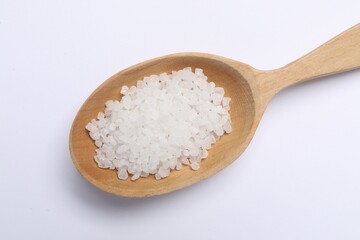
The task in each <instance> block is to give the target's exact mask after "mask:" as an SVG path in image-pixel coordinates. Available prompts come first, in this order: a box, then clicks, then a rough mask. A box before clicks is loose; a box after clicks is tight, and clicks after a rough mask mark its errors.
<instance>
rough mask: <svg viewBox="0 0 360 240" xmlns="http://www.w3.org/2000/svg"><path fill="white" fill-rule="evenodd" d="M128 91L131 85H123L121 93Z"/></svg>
mask: <svg viewBox="0 0 360 240" xmlns="http://www.w3.org/2000/svg"><path fill="white" fill-rule="evenodd" d="M128 91H129V87H128V86H126V85H124V86H122V88H121V90H120V93H121V94H122V95H125V94H126V93H127V92H128Z"/></svg>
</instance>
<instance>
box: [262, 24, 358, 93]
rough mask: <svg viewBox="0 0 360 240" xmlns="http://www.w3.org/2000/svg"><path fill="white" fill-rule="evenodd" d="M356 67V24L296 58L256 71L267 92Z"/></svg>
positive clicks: (273, 91)
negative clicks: (258, 72) (290, 61)
mask: <svg viewBox="0 0 360 240" xmlns="http://www.w3.org/2000/svg"><path fill="white" fill-rule="evenodd" d="M359 67H360V24H357V25H355V26H354V27H352V28H350V29H348V30H346V31H345V32H343V33H341V34H339V35H338V36H336V37H335V38H333V39H331V40H330V41H328V42H326V43H325V44H323V45H322V46H320V47H318V48H317V49H315V50H313V51H312V52H310V53H308V54H307V55H305V56H303V57H301V58H300V59H298V60H296V61H294V62H292V63H290V64H288V65H286V66H284V67H282V68H280V69H276V70H273V71H265V72H262V73H260V74H259V76H258V77H259V78H260V80H263V87H264V88H265V89H267V90H266V92H267V93H269V94H270V95H274V94H276V93H277V92H279V91H280V90H281V89H284V88H286V87H288V86H290V85H292V84H295V83H299V82H302V81H307V80H311V79H314V78H318V77H322V76H326V75H331V74H335V73H340V72H345V71H349V70H353V69H356V68H359Z"/></svg>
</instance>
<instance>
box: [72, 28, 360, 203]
mask: <svg viewBox="0 0 360 240" xmlns="http://www.w3.org/2000/svg"><path fill="white" fill-rule="evenodd" d="M343 44H346V48H344V47H339V46H343ZM333 54H336V58H334V57H333ZM339 59H345V60H342V61H340V62H339ZM324 62H325V63H324ZM321 63H324V65H322V64H321ZM359 66H360V26H359V25H357V26H355V27H353V28H351V29H350V30H348V31H346V32H344V33H343V34H340V35H339V36H338V37H336V38H334V39H332V40H330V41H329V42H328V43H326V44H324V45H323V46H321V47H320V48H318V49H316V50H314V51H313V52H311V53H309V54H308V55H306V56H304V57H303V58H301V59H299V60H297V61H295V62H293V63H291V64H289V65H287V66H285V67H283V68H280V69H277V70H272V71H260V70H256V69H254V68H252V67H251V66H249V65H246V64H243V63H240V62H237V61H234V60H231V59H228V58H224V57H220V56H216V55H211V54H204V53H177V54H172V55H167V56H164V57H159V58H156V59H152V60H149V61H146V62H143V63H140V64H137V65H135V66H132V67H130V68H128V69H126V70H123V71H121V72H119V73H117V74H115V75H114V76H112V77H111V78H109V79H108V80H107V81H105V82H104V83H103V84H101V85H100V86H99V87H98V88H97V89H96V90H95V91H94V92H93V93H92V94H91V95H90V96H89V98H88V99H87V100H86V101H85V103H84V104H83V106H82V107H81V109H80V110H79V112H78V114H77V116H76V117H75V120H74V122H73V125H72V128H71V131H70V141H69V142H70V153H71V157H72V160H73V162H74V164H75V166H76V168H77V169H78V171H79V172H80V174H81V175H82V176H83V177H84V178H86V179H87V180H88V181H89V182H90V183H92V184H93V185H95V186H96V187H98V188H100V189H102V190H104V191H107V192H110V193H113V194H116V195H120V196H126V197H145V196H153V195H159V194H164V193H167V192H171V191H175V190H178V189H181V188H184V187H187V186H189V185H192V184H194V183H196V182H199V181H201V180H203V179H205V178H207V177H209V176H211V175H213V174H215V173H217V172H218V171H220V170H221V169H223V168H225V167H226V166H228V165H229V164H231V163H232V162H233V161H234V160H236V159H237V158H238V157H239V156H240V155H241V154H242V152H243V151H244V150H245V149H246V147H247V146H248V144H249V143H250V141H251V139H252V137H253V135H254V133H255V130H256V128H257V126H258V124H259V121H260V119H261V116H262V114H263V112H264V111H265V108H266V106H267V104H268V102H269V101H270V99H271V98H272V97H273V96H274V95H275V94H276V93H277V92H278V91H280V90H281V89H283V88H285V87H287V86H289V85H292V84H294V83H297V82H300V81H305V80H309V79H313V78H316V77H319V76H323V75H328V74H333V73H337V72H342V71H347V70H351V69H354V68H357V67H359ZM185 67H192V68H193V69H194V68H202V69H203V70H204V73H205V74H206V75H207V76H208V79H209V82H210V81H213V82H215V84H216V85H217V86H220V87H223V88H224V89H225V95H226V96H228V97H230V98H231V103H230V107H231V110H230V115H231V120H232V127H233V132H232V133H231V134H225V135H224V136H222V137H221V138H220V140H219V141H218V142H216V143H215V144H214V145H213V146H212V148H211V150H210V151H209V155H208V157H207V158H206V159H204V160H203V161H202V162H201V168H200V169H199V170H197V171H193V170H191V169H190V168H189V167H183V168H182V169H181V170H180V171H172V172H171V174H170V175H169V176H168V177H167V178H164V179H161V180H156V179H155V178H153V177H148V178H140V179H138V180H137V181H131V180H130V179H128V180H126V181H123V180H119V179H118V177H117V173H116V171H114V170H109V169H101V168H99V167H98V166H97V164H96V162H95V161H94V160H93V157H94V155H95V149H96V147H95V144H94V142H93V140H92V139H91V138H90V137H89V134H88V132H87V130H86V129H85V126H86V124H87V123H88V122H90V121H91V119H93V118H95V117H96V116H97V114H98V112H101V111H103V110H104V106H105V102H106V101H108V100H109V99H113V100H115V99H120V97H121V96H120V92H119V89H120V87H121V86H122V85H128V86H133V85H136V82H137V80H139V79H143V77H145V76H149V75H153V74H157V75H158V74H160V73H163V72H166V73H171V72H172V71H173V70H176V71H177V70H180V69H183V68H185Z"/></svg>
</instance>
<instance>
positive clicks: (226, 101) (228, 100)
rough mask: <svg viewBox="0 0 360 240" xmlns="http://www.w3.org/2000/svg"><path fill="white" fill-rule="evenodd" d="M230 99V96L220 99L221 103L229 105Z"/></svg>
mask: <svg viewBox="0 0 360 240" xmlns="http://www.w3.org/2000/svg"><path fill="white" fill-rule="evenodd" d="M230 100H231V98H228V97H224V98H223V100H222V105H223V106H229V103H230Z"/></svg>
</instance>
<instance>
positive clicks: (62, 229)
mask: <svg viewBox="0 0 360 240" xmlns="http://www.w3.org/2000/svg"><path fill="white" fill-rule="evenodd" d="M340 2H341V3H340ZM359 11H360V1H358V0H353V1H350V0H347V1H346V0H343V1H329V0H321V1H315V0H302V1H296V2H295V1H286V0H275V1H260V0H257V1H255V0H253V1H226V0H222V1H185V0H182V1H156V0H153V1H115V0H114V1H89V0H87V1H85V0H84V1H70V0H67V1H45V0H43V1H37V0H32V1H15V0H0V81H1V86H0V111H1V118H0V129H1V138H0V149H1V154H0V160H1V168H0V190H1V193H0V203H1V204H0V239H7V240H8V239H154V240H155V239H158V240H162V239H173V240H176V239H206V240H211V239H276V240H279V239H292V240H296V239H327V240H329V239H360V152H359V139H360V125H359V123H360V107H359V105H360V70H357V71H352V72H349V73H345V74H339V75H336V76H331V77H326V78H322V79H320V80H316V81H312V82H308V83H304V84H302V85H298V86H294V87H290V88H288V89H286V90H285V91H283V92H281V93H279V94H278V95H277V96H275V98H274V99H273V100H272V102H271V103H270V105H269V107H268V109H267V111H266V112H265V115H264V117H263V120H262V121H261V123H260V125H259V128H258V131H257V132H256V135H255V137H254V139H253V141H252V143H251V144H250V146H249V148H248V149H247V150H246V152H245V153H244V154H243V155H242V156H241V157H240V158H239V159H238V160H237V161H236V162H235V163H234V164H232V165H231V166H229V167H228V168H226V169H225V170H223V171H222V172H220V173H219V174H217V175H215V176H213V177H211V178H209V179H207V180H205V181H203V182H201V183H199V184H196V185H195V186H192V187H189V188H187V189H184V190H181V191H177V192H174V193H171V194H167V195H163V196H159V197H153V198H147V199H126V198H121V197H117V196H113V195H110V194H108V193H105V192H102V191H100V190H98V189H96V188H95V187H93V186H91V185H90V184H89V183H88V182H87V181H86V180H84V179H83V178H82V177H81V176H80V175H79V174H78V172H77V170H76V169H75V167H74V166H73V164H72V162H71V159H70V155H69V151H68V135H69V130H70V126H71V123H72V120H73V118H74V117H75V115H76V112H77V110H78V109H79V108H80V106H81V104H82V103H83V101H84V100H85V99H86V97H87V96H88V95H89V94H90V93H91V92H92V91H93V90H94V89H95V88H96V87H97V86H98V85H99V84H101V83H102V82H103V81H104V80H106V79H107V78H108V77H110V76H111V75H113V74H114V73H116V72H118V71H120V70H122V69H124V68H126V67H129V66H131V65H133V64H135V63H138V62H141V61H143V60H147V59H151V58H154V57H158V56H161V55H165V54H169V53H175V52H181V51H198V52H209V53H213V54H218V55H222V56H226V57H229V58H233V59H236V60H239V61H242V62H245V63H248V64H250V65H252V66H254V67H256V68H258V69H273V68H278V67H281V66H283V65H285V64H287V63H289V62H291V61H293V60H295V59H297V58H298V57H300V56H302V55H304V54H305V53H307V52H309V51H311V50H312V49H314V48H315V47H317V46H319V45H320V44H322V43H324V42H325V41H327V40H329V39H330V38H332V37H334V36H335V35H337V34H338V33H340V32H342V31H344V30H346V29H347V28H349V27H351V26H353V25H355V24H356V23H359V22H360V14H359Z"/></svg>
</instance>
